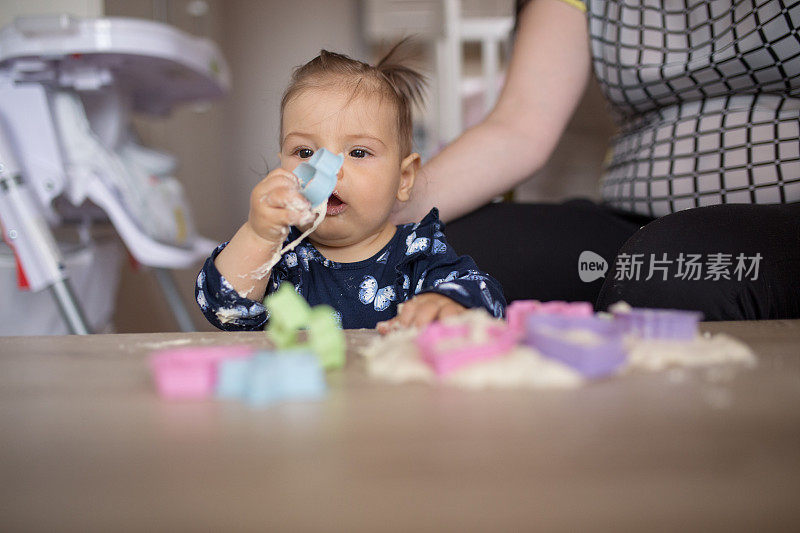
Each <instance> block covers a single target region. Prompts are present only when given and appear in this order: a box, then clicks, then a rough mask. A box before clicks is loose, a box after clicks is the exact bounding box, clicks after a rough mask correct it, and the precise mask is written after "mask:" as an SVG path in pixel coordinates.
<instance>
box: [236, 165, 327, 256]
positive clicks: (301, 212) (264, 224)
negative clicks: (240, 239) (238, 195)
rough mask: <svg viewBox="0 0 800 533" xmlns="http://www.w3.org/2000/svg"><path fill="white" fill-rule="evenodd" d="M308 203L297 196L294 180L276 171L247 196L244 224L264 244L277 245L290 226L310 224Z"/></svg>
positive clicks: (290, 174) (291, 175)
mask: <svg viewBox="0 0 800 533" xmlns="http://www.w3.org/2000/svg"><path fill="white" fill-rule="evenodd" d="M313 221H314V213H313V212H312V211H311V204H310V203H309V202H308V200H307V199H306V198H305V197H304V196H303V195H302V194H301V193H300V186H299V184H298V181H297V177H296V176H295V175H294V174H292V173H291V172H289V171H288V170H285V169H282V168H276V169H275V170H273V171H272V172H270V173H269V174H267V177H266V178H264V179H263V180H261V182H260V183H259V184H258V185H256V186H255V187H254V188H253V192H252V193H251V194H250V216H249V217H248V219H247V224H248V225H249V226H250V227H251V228H252V230H253V231H254V232H255V233H256V235H258V236H259V237H261V238H262V239H264V240H266V241H267V242H269V243H271V244H273V245H280V244H281V243H282V242H283V240H284V239H285V238H286V235H287V234H288V228H289V226H292V225H294V226H300V225H307V224H311V223H312V222H313Z"/></svg>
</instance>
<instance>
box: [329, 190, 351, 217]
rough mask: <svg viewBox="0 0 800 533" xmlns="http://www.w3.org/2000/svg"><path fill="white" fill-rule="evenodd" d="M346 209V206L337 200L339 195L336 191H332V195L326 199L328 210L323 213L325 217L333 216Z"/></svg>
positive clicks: (340, 200) (339, 199)
mask: <svg viewBox="0 0 800 533" xmlns="http://www.w3.org/2000/svg"><path fill="white" fill-rule="evenodd" d="M346 208H347V204H346V203H344V202H343V201H342V199H341V198H339V194H338V192H337V191H333V194H331V195H330V197H328V210H327V212H326V213H325V214H326V215H327V216H335V215H338V214H339V213H341V212H342V211H344V210H345V209H346Z"/></svg>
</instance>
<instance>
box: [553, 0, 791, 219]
mask: <svg viewBox="0 0 800 533" xmlns="http://www.w3.org/2000/svg"><path fill="white" fill-rule="evenodd" d="M567 1H568V3H571V4H573V5H575V4H578V7H580V5H579V3H578V2H577V1H576V0H567ZM585 7H586V12H587V17H588V24H589V34H590V43H591V53H592V57H593V61H594V71H595V74H596V76H597V78H598V79H599V81H600V84H601V86H602V89H603V91H604V93H605V95H606V97H607V99H608V100H609V102H610V103H611V107H612V110H613V112H614V114H615V116H616V118H617V120H618V124H619V127H620V133H619V134H618V135H617V136H616V137H615V138H614V139H613V141H612V146H611V151H610V154H609V157H610V160H609V161H608V162H607V167H606V172H605V174H604V176H603V178H602V181H601V192H602V196H603V199H604V200H605V201H607V202H609V203H610V204H612V205H613V206H615V207H617V208H619V209H623V210H625V211H631V212H635V213H639V214H644V215H649V216H662V215H665V214H668V213H672V212H675V211H679V210H682V209H686V208H691V207H698V206H704V205H713V204H721V203H758V204H767V203H786V202H798V201H800V34H799V33H798V28H799V27H800V1H789V0H733V1H731V0H706V1H700V0H664V1H660V0H587V1H586V3H585Z"/></svg>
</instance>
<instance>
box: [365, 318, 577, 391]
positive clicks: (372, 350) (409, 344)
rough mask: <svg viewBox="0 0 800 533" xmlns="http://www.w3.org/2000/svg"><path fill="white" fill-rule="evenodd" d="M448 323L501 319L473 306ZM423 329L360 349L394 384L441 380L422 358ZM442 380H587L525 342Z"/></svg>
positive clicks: (501, 384)
mask: <svg viewBox="0 0 800 533" xmlns="http://www.w3.org/2000/svg"><path fill="white" fill-rule="evenodd" d="M445 323H447V324H450V325H456V324H467V325H469V326H470V330H471V331H485V330H486V326H488V325H490V324H497V323H502V322H501V321H498V320H497V319H495V318H492V317H491V316H489V314H488V313H486V312H485V311H483V310H472V311H467V312H465V313H462V314H460V315H456V316H454V317H452V318H449V319H447V320H445ZM418 334H419V330H417V329H415V328H409V329H404V330H397V331H393V332H391V333H388V334H387V335H385V336H383V337H377V338H375V339H373V341H372V342H371V343H370V344H369V345H367V346H366V347H364V348H362V350H361V355H363V356H364V357H365V359H366V361H367V371H368V372H369V374H370V375H371V376H373V377H375V378H378V379H382V380H385V381H390V382H392V383H410V382H421V383H435V382H437V381H438V378H437V377H436V375H435V374H434V373H433V371H432V370H431V368H430V367H429V366H428V365H427V364H426V363H425V362H424V361H423V360H422V359H421V357H420V353H419V350H418V348H417V345H416V343H415V342H414V339H415V338H416V337H417V335H418ZM473 340H475V339H473ZM441 381H442V383H444V384H447V385H452V386H456V387H462V388H469V389H484V388H570V387H577V386H579V385H580V384H581V383H583V379H582V378H581V377H580V376H579V375H578V374H577V373H576V372H574V371H573V370H572V369H570V368H569V367H567V366H565V365H562V364H561V363H558V362H556V361H552V360H550V359H547V358H545V357H543V356H542V355H541V354H539V353H538V352H537V351H536V350H533V349H531V348H528V347H526V346H517V347H515V348H513V349H512V350H510V351H509V352H508V353H506V354H504V355H501V356H498V357H495V358H492V359H488V360H484V361H479V362H475V363H472V364H470V365H467V366H464V367H462V368H459V369H457V370H455V371H453V372H452V373H450V374H448V375H447V376H446V377H444V378H443V379H442V380H441Z"/></svg>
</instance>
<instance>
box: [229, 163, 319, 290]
mask: <svg viewBox="0 0 800 533" xmlns="http://www.w3.org/2000/svg"><path fill="white" fill-rule="evenodd" d="M313 220H314V214H313V212H312V211H311V204H309V202H308V200H306V198H305V197H303V195H302V194H300V189H299V186H298V182H297V178H296V177H295V176H294V175H293V174H292V173H290V172H288V171H287V170H284V169H282V168H277V169H275V170H273V171H272V172H270V173H269V174H268V175H267V177H266V178H264V179H263V180H262V181H261V182H260V183H259V184H258V185H256V186H255V188H253V192H252V193H251V194H250V214H249V217H248V219H247V222H245V223H244V224H243V225H242V227H241V228H239V231H237V232H236V235H234V236H233V238H232V239H231V241H230V242H229V243H228V246H226V247H225V249H223V250H222V251H221V252H220V253H219V255H218V256H217V258H216V260H215V261H214V264H215V265H216V267H217V269H218V270H219V272H220V274H222V276H223V277H224V278H225V279H226V280H228V282H229V283H230V284H231V285H232V286H233V288H234V289H236V292H238V293H239V294H240V295H241V296H242V297H244V298H249V299H251V300H256V301H260V300H261V299H262V298H263V297H264V293H265V292H266V288H267V283H268V281H269V272H258V270H259V269H260V268H261V267H262V266H263V265H264V264H265V263H266V262H267V261H269V259H270V258H271V257H272V256H273V254H275V253H276V252H277V251H278V250H279V249H280V246H281V244H282V243H283V241H284V239H285V238H286V236H287V235H288V234H289V226H291V225H296V226H299V225H304V224H310V223H311V222H313Z"/></svg>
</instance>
